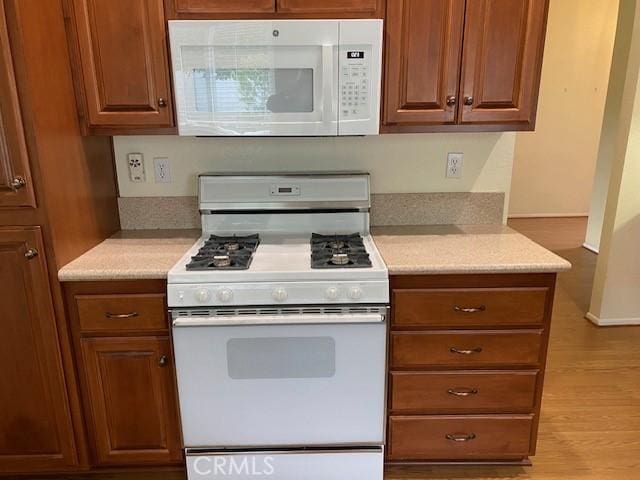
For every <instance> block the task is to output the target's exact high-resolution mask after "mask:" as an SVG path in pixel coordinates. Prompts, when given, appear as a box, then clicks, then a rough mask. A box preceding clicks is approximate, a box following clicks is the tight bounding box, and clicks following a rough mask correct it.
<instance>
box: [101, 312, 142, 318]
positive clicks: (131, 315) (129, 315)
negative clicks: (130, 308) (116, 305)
mask: <svg viewBox="0 0 640 480" xmlns="http://www.w3.org/2000/svg"><path fill="white" fill-rule="evenodd" d="M105 316H106V317H107V318H134V317H137V316H138V312H131V313H110V312H107V313H105Z"/></svg>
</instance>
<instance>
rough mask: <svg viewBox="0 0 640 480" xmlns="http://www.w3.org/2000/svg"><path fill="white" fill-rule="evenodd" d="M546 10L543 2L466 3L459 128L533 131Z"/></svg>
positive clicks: (474, 0) (483, 0) (486, 0)
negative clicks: (488, 125)
mask: <svg viewBox="0 0 640 480" xmlns="http://www.w3.org/2000/svg"><path fill="white" fill-rule="evenodd" d="M547 8H548V1H547V0H471V1H468V2H467V12H466V18H465V33H464V52H463V60H462V86H461V92H462V99H461V100H462V103H463V104H462V106H461V108H462V110H461V121H462V123H497V124H500V123H502V124H505V123H508V124H520V125H521V127H522V128H523V129H533V127H534V124H535V117H536V107H537V99H538V88H539V84H540V71H541V68H542V52H543V48H544V38H545V27H546V13H547Z"/></svg>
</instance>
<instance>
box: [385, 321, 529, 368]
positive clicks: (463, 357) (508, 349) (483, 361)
mask: <svg viewBox="0 0 640 480" xmlns="http://www.w3.org/2000/svg"><path fill="white" fill-rule="evenodd" d="M541 346H542V330H519V331H478V330H476V331H473V330H461V331H451V330H446V331H431V332H412V333H405V332H393V333H392V334H391V368H428V367H436V366H438V367H469V368H474V367H475V368H483V367H495V366H504V365H506V366H520V365H523V366H524V365H530V366H537V365H538V364H539V363H540V351H541Z"/></svg>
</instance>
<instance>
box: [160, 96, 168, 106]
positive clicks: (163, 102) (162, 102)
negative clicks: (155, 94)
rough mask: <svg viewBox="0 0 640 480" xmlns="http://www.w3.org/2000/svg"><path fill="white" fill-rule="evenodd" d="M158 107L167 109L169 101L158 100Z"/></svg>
mask: <svg viewBox="0 0 640 480" xmlns="http://www.w3.org/2000/svg"><path fill="white" fill-rule="evenodd" d="M158 106H159V107H160V108H166V107H167V101H166V100H165V99H164V98H162V97H160V98H159V99H158Z"/></svg>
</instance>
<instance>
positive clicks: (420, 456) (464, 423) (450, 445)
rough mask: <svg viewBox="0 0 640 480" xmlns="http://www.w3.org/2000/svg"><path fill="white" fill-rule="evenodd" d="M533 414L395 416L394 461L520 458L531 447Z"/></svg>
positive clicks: (391, 446) (392, 424)
mask: <svg viewBox="0 0 640 480" xmlns="http://www.w3.org/2000/svg"><path fill="white" fill-rule="evenodd" d="M532 426H533V416H532V415H482V416H480V415H475V416H462V415H460V416H455V415H438V416H392V417H390V418H389V446H388V448H389V451H388V455H389V459H390V460H423V461H438V460H440V461H447V460H485V461H486V460H488V459H491V460H519V459H522V458H525V457H527V456H528V455H529V454H530V450H531V430H532Z"/></svg>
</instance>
